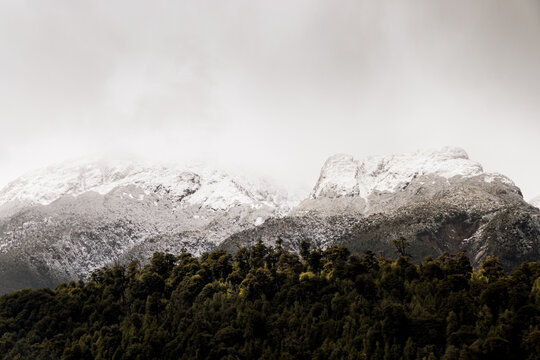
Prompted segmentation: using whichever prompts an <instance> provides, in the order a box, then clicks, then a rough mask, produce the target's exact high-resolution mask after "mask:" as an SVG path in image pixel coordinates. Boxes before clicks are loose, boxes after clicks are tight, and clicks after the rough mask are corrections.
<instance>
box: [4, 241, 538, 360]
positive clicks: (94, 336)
mask: <svg viewBox="0 0 540 360" xmlns="http://www.w3.org/2000/svg"><path fill="white" fill-rule="evenodd" d="M394 244H395V247H396V255H395V256H394V258H393V259H390V258H386V257H383V256H382V255H380V254H376V253H374V252H372V251H366V252H364V253H363V254H351V253H350V252H349V250H348V249H347V248H346V247H343V246H341V247H332V248H328V249H318V248H311V247H310V245H309V244H308V243H307V242H302V243H301V244H300V251H299V253H296V252H292V251H290V250H288V249H286V248H284V247H283V246H282V245H283V243H282V242H281V241H280V240H279V239H278V241H277V242H276V245H275V246H266V245H264V244H262V243H260V242H259V243H256V244H255V245H253V246H251V247H249V248H241V249H240V250H239V251H238V252H236V254H234V255H232V254H229V253H227V252H225V251H215V252H211V253H205V254H203V255H202V256H201V257H198V258H197V257H194V256H192V255H191V254H189V253H187V252H182V253H180V254H178V255H173V254H168V253H159V252H158V253H155V254H154V255H153V257H152V259H151V260H150V261H149V262H148V263H147V264H145V265H143V264H141V263H140V262H138V261H132V262H131V263H129V264H126V265H125V266H124V265H115V266H110V267H104V268H101V269H99V270H96V271H94V272H93V273H92V274H91V276H90V277H89V279H88V280H87V281H82V280H80V281H72V282H69V283H63V284H61V285H59V286H58V287H56V288H55V289H38V290H31V289H25V290H21V291H17V292H13V293H10V294H7V295H4V296H2V297H1V298H0V358H1V359H77V360H78V359H406V360H410V359H446V360H450V359H456V360H457V359H465V360H466V359H540V263H539V262H534V263H523V264H521V265H520V266H519V267H517V268H515V269H514V270H513V272H512V273H511V274H507V273H505V272H504V271H503V269H502V267H501V264H500V262H499V260H497V259H496V258H493V257H487V258H486V259H485V261H484V262H483V263H482V265H481V266H480V267H479V268H478V269H473V268H472V267H471V265H470V263H469V260H468V258H467V256H466V255H465V254H464V253H457V254H443V255H441V256H439V257H437V258H432V257H427V258H425V259H424V260H423V261H422V262H421V263H420V264H414V263H412V262H411V261H410V259H409V256H408V255H407V247H406V245H407V243H406V241H405V240H404V239H399V240H397V241H395V242H394Z"/></svg>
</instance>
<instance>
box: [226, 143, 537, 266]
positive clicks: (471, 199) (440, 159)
mask: <svg viewBox="0 0 540 360" xmlns="http://www.w3.org/2000/svg"><path fill="white" fill-rule="evenodd" d="M306 219H310V220H309V222H310V226H305V223H306ZM328 219H332V223H338V224H341V223H346V224H347V226H345V228H344V227H342V226H337V227H336V228H334V229H333V227H332V225H328ZM340 219H342V220H340ZM295 223H296V224H297V225H296V226H294V225H293V224H295ZM321 234H324V238H325V243H324V244H323V245H339V244H345V245H347V246H348V247H349V248H351V249H353V250H355V251H363V250H366V249H371V250H380V251H383V253H384V254H385V255H387V256H391V255H392V253H393V246H392V240H393V239H395V238H397V237H399V236H405V237H407V238H408V239H409V240H410V241H411V248H410V249H409V251H410V252H411V254H412V255H413V258H414V259H415V260H421V259H422V257H424V256H427V255H438V254H440V253H442V252H444V251H452V252H455V251H465V252H467V254H468V255H469V257H470V259H471V261H472V263H473V264H475V265H477V264H479V263H480V262H481V261H482V260H483V259H484V258H485V256H487V255H489V254H491V255H497V256H499V257H500V258H501V260H502V262H503V264H504V266H505V268H507V269H510V268H512V267H513V266H515V265H517V264H519V263H520V262H522V261H532V260H537V259H538V258H539V256H540V253H539V249H540V210H539V209H537V208H534V207H532V206H530V205H529V204H528V203H526V202H525V201H524V200H523V197H522V195H521V191H520V190H519V188H518V187H516V186H515V185H514V183H513V182H512V181H511V180H510V179H508V178H507V177H505V176H503V175H500V174H494V173H486V172H484V171H483V169H482V167H481V165H480V164H478V163H476V162H474V161H471V160H469V158H468V156H467V154H466V153H465V151H463V150H461V149H456V148H443V149H440V150H436V151H420V152H416V153H413V154H404V155H392V156H380V157H371V158H368V159H365V160H362V161H359V160H356V159H354V158H353V157H352V156H350V155H336V156H332V157H330V158H329V159H328V160H327V161H326V163H325V164H324V166H323V168H322V170H321V175H320V177H319V180H318V181H317V183H316V185H315V187H314V189H313V191H312V193H311V195H310V197H309V198H308V199H306V200H304V201H302V202H301V203H300V204H299V206H297V207H296V208H294V209H293V210H292V212H291V214H290V216H289V217H286V218H283V219H277V220H275V221H272V222H268V225H266V226H265V225H263V226H260V227H257V228H255V229H251V230H248V231H243V232H241V233H238V234H235V235H233V236H232V237H231V238H229V239H227V240H226V241H225V242H224V243H223V244H222V245H221V246H222V247H223V248H226V249H234V248H237V247H239V246H243V245H245V244H248V243H249V242H250V241H253V240H258V239H261V240H263V241H264V242H266V243H272V242H274V241H275V239H276V238H277V237H280V238H282V240H284V242H285V243H286V244H289V246H291V247H292V248H296V246H297V244H298V243H299V241H301V240H306V239H307V240H309V239H318V238H320V237H321ZM315 242H316V243H317V240H315Z"/></svg>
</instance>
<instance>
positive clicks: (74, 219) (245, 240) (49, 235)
mask: <svg viewBox="0 0 540 360" xmlns="http://www.w3.org/2000/svg"><path fill="white" fill-rule="evenodd" d="M400 236H404V237H406V238H407V239H408V240H409V242H410V244H411V245H410V247H409V249H408V251H409V253H410V254H411V255H412V258H413V260H415V261H418V260H421V259H422V258H423V257H425V256H436V255H439V254H441V253H443V252H445V251H448V252H457V251H464V252H466V253H467V254H468V256H469V258H470V260H471V262H472V263H473V265H479V264H480V263H481V261H482V260H483V259H484V258H485V257H486V256H487V255H495V256H498V257H499V258H500V259H501V261H502V263H503V266H504V267H505V269H506V270H510V269H512V268H513V267H514V266H516V265H518V264H520V263H521V262H523V261H537V260H538V259H539V258H540V252H539V251H540V250H539V249H540V209H538V208H537V207H534V206H532V205H530V204H529V203H527V202H525V201H524V200H523V196H522V194H521V191H520V189H519V188H518V187H517V186H516V185H515V184H514V183H513V182H512V181H511V180H510V179H509V178H507V177H506V176H504V175H501V174H496V173H488V172H485V171H484V170H483V168H482V166H481V165H480V164H479V163H477V162H475V161H472V160H470V159H469V157H468V155H467V153H466V152H465V151H464V150H462V149H458V148H442V149H439V150H431V151H418V152H416V153H411V154H401V155H389V156H373V157H369V158H366V159H364V160H357V159H355V158H354V157H353V156H351V155H334V156H332V157H330V158H329V159H328V160H327V161H326V162H325V163H324V165H323V167H322V169H321V173H320V176H319V179H318V180H317V181H316V183H315V186H314V188H313V190H312V192H311V194H310V195H309V197H308V198H306V199H304V200H303V201H301V202H300V201H295V200H293V199H292V198H291V197H290V196H289V195H288V194H287V193H286V192H285V191H282V190H280V189H278V188H276V187H275V186H273V185H272V184H271V183H269V182H268V181H264V180H259V179H254V178H246V177H244V176H238V175H236V174H233V173H231V172H227V171H223V170H220V169H217V168H213V167H209V166H205V165H201V164H198V165H193V164H192V165H185V166H180V165H175V164H172V165H171V164H167V165H163V164H152V163H150V164H149V163H142V162H139V161H134V160H100V159H92V160H77V161H71V162H67V163H62V164H59V165H55V166H51V167H48V168H45V169H41V170H38V171H35V172H32V173H29V174H26V175H24V176H22V177H20V178H18V179H16V180H15V181H13V182H11V183H10V184H8V185H7V186H6V187H5V188H4V189H3V190H1V191H0V293H1V292H6V291H10V290H15V289H20V288H23V287H42V286H54V285H56V284H58V283H59V282H62V281H66V280H71V279H79V278H83V279H84V278H86V277H87V276H88V275H89V273H90V272H91V271H92V270H93V269H96V268H99V267H102V266H104V265H110V264H113V263H115V262H121V263H126V262H128V261H130V260H132V259H139V260H141V261H146V260H147V259H148V258H149V257H150V256H151V255H152V253H153V252H155V251H170V252H172V253H179V252H181V251H182V250H183V249H185V250H187V251H189V252H191V253H193V254H195V255H200V254H202V253H203V252H205V251H210V250H214V249H219V248H221V249H226V250H228V251H235V250H236V249H238V248H239V247H241V246H246V245H251V244H253V243H254V242H256V241H259V240H261V241H263V242H264V243H266V244H274V243H275V241H276V239H278V238H281V239H282V240H283V242H284V245H285V246H289V247H290V248H291V249H292V250H297V249H298V247H299V244H300V242H301V241H302V240H306V241H309V242H310V243H312V244H313V245H316V246H320V247H326V246H331V245H347V246H348V247H349V248H350V249H351V250H353V251H358V252H362V251H363V250H366V249H371V250H374V251H382V253H383V254H384V255H386V256H394V252H393V246H392V240H394V239H396V238H398V237H400Z"/></svg>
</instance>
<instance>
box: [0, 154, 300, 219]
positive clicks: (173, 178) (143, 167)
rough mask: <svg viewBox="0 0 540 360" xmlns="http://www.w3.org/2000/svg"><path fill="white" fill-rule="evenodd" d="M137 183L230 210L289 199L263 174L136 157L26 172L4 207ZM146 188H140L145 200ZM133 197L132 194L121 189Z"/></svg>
mask: <svg viewBox="0 0 540 360" xmlns="http://www.w3.org/2000/svg"><path fill="white" fill-rule="evenodd" d="M129 186H135V187H137V188H139V189H141V190H142V191H143V192H144V194H147V195H148V194H150V193H153V194H155V195H157V196H158V197H167V198H169V199H173V200H176V201H178V202H182V204H184V205H185V206H188V205H197V206H200V207H203V208H207V209H212V210H227V209H230V208H231V207H233V206H236V205H248V206H251V207H252V208H259V207H261V206H263V205H266V206H269V207H271V208H276V209H278V210H279V212H280V213H283V214H284V213H286V212H287V211H288V207H289V206H290V205H291V204H290V203H289V199H288V197H287V194H286V193H284V192H283V191H281V190H278V189H276V188H274V187H272V186H271V185H270V184H269V183H268V182H265V181H263V180H257V181H253V180H248V179H246V178H245V177H241V176H233V175H230V174H228V173H226V172H225V171H222V170H219V169H214V168H210V167H206V166H203V165H188V166H180V165H176V164H172V165H171V164H167V165H162V164H161V165H156V164H146V163H142V162H138V161H134V160H76V161H69V162H65V163H62V164H58V165H54V166H50V167H47V168H44V169H40V170H37V171H34V172H31V173H28V174H26V175H24V176H21V177H20V178H18V179H16V180H15V181H13V182H11V183H10V184H8V185H7V186H6V187H5V188H4V189H2V190H1V191H0V207H2V206H3V205H6V206H7V205H8V204H14V203H17V204H21V206H27V205H34V204H41V205H48V204H50V203H52V202H54V201H55V200H58V199H60V198H61V197H63V196H65V195H72V196H80V195H81V194H84V193H86V192H89V191H93V192H97V193H99V194H101V195H105V194H109V193H111V192H112V191H113V190H114V189H117V188H119V187H129ZM144 194H137V195H136V196H137V199H138V200H139V201H142V199H144ZM123 195H124V196H125V197H129V198H133V194H130V193H123Z"/></svg>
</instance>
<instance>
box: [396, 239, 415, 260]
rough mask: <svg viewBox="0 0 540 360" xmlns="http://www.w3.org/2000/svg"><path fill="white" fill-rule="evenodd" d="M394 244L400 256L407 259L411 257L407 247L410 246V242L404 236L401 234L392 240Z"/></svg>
mask: <svg viewBox="0 0 540 360" xmlns="http://www.w3.org/2000/svg"><path fill="white" fill-rule="evenodd" d="M392 245H394V248H395V252H396V253H397V254H398V255H399V257H402V258H406V259H408V258H410V257H411V256H410V255H409V254H407V248H408V247H409V245H410V243H409V241H408V240H407V239H405V238H404V237H402V236H401V237H399V238H397V239H395V240H392Z"/></svg>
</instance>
